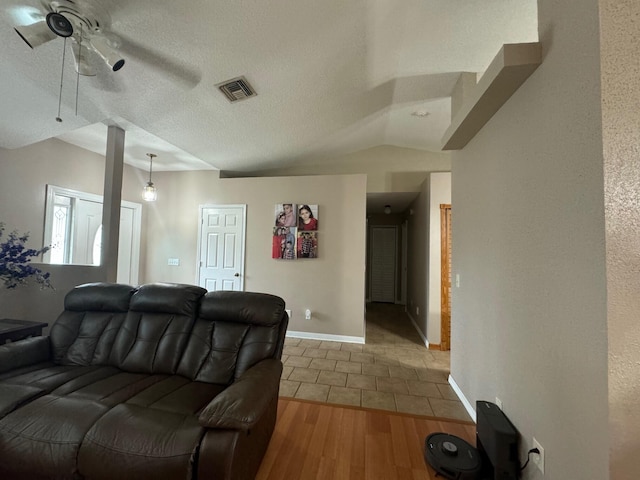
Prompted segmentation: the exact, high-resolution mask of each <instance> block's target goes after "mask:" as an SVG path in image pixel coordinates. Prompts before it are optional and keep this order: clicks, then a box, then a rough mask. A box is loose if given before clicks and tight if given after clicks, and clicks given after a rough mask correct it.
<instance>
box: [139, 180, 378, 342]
mask: <svg viewBox="0 0 640 480" xmlns="http://www.w3.org/2000/svg"><path fill="white" fill-rule="evenodd" d="M154 180H155V182H154V183H155V184H156V186H157V188H158V201H157V202H156V203H154V204H153V205H152V206H151V212H150V214H149V220H148V224H147V234H148V238H149V242H148V246H147V269H146V272H145V274H144V280H145V281H146V282H156V281H168V282H184V283H194V282H196V258H197V243H198V208H199V206H200V205H205V204H210V205H213V204H246V205H247V244H246V270H245V290H247V291H258V292H267V293H272V294H275V295H279V296H281V297H283V298H284V299H285V301H286V302H287V308H289V309H291V310H292V318H291V322H290V324H289V330H292V331H299V332H313V333H320V334H329V335H342V336H348V337H349V336H352V337H360V338H362V337H363V336H364V302H365V298H364V294H365V284H364V276H365V249H364V245H365V234H366V226H365V209H366V176H365V175H339V176H322V175H320V176H314V177H272V178H227V179H219V178H218V175H217V173H216V172H181V173H176V172H171V173H158V174H157V176H156V177H155V178H154ZM288 201H290V202H294V203H308V204H317V205H318V210H319V215H318V221H319V226H320V228H319V231H318V255H319V258H317V259H313V260H302V259H300V260H295V261H282V260H274V259H272V258H271V236H272V234H273V230H272V227H273V222H274V208H275V204H276V203H283V202H288ZM169 257H178V258H180V266H179V267H169V266H167V259H168V258H169ZM307 308H309V309H311V311H312V312H313V316H312V320H310V321H308V320H304V313H303V312H304V310H305V309H307Z"/></svg>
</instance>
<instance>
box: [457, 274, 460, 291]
mask: <svg viewBox="0 0 640 480" xmlns="http://www.w3.org/2000/svg"><path fill="white" fill-rule="evenodd" d="M456 288H460V274H459V273H456Z"/></svg>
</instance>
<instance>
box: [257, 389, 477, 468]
mask: <svg viewBox="0 0 640 480" xmlns="http://www.w3.org/2000/svg"><path fill="white" fill-rule="evenodd" d="M434 432H446V433H451V434H453V435H457V436H459V437H461V438H464V439H465V440H467V441H468V442H470V443H471V444H472V445H475V425H474V424H473V423H472V422H465V421H456V420H452V421H449V420H443V419H440V418H435V417H424V416H415V415H408V414H403V413H397V412H387V411H383V410H372V409H365V408H359V407H349V406H338V405H329V404H326V403H320V402H312V401H304V400H294V399H285V398H281V399H280V400H279V402H278V420H277V423H276V429H275V432H274V434H273V437H272V438H271V443H270V444H269V448H268V449H267V452H266V455H265V457H264V460H263V462H262V465H261V467H260V470H259V472H258V475H257V476H256V479H257V480H283V479H286V480H296V479H299V480H312V479H318V480H325V479H338V480H341V479H345V480H361V479H363V480H364V479H366V480H374V479H380V480H394V479H407V480H409V479H411V480H418V479H420V480H435V478H436V473H435V471H434V470H433V469H431V467H427V466H426V464H425V461H424V440H425V438H426V437H427V435H429V434H431V433H434ZM439 478H441V477H438V480H439Z"/></svg>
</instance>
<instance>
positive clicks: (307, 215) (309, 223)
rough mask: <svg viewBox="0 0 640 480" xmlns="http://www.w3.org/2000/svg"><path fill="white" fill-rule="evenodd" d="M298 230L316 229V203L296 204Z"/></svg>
mask: <svg viewBox="0 0 640 480" xmlns="http://www.w3.org/2000/svg"><path fill="white" fill-rule="evenodd" d="M298 230H303V231H315V230H318V205H309V204H308V203H299V204H298Z"/></svg>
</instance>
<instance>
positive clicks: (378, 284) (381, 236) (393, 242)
mask: <svg viewBox="0 0 640 480" xmlns="http://www.w3.org/2000/svg"><path fill="white" fill-rule="evenodd" d="M397 237H398V235H397V229H396V227H371V238H370V240H369V245H370V249H371V272H370V277H369V285H370V289H371V301H372V302H395V300H396V259H397V258H398V250H397Z"/></svg>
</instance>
